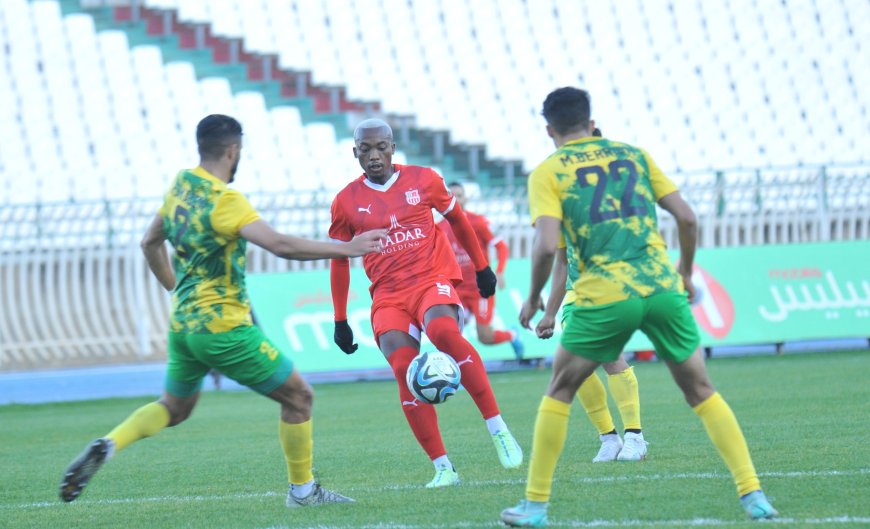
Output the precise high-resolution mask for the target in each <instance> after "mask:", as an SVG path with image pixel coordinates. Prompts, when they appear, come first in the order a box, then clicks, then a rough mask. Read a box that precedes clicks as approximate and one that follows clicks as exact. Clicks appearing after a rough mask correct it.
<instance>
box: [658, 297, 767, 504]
mask: <svg viewBox="0 0 870 529" xmlns="http://www.w3.org/2000/svg"><path fill="white" fill-rule="evenodd" d="M645 303H646V305H647V316H646V318H645V320H644V323H643V325H642V327H641V330H642V331H643V332H644V333H646V334H647V336H649V338H650V340H651V341H652V342H653V344H654V345H655V349H656V354H657V355H659V356H660V357H662V358H664V359H665V361H666V362H667V364H668V368H669V369H670V370H671V374H672V375H673V377H674V381H676V383H677V385H678V386H679V387H680V389H681V390H682V391H683V395H684V396H685V399H686V402H687V403H688V404H689V406H691V407H692V409H693V410H694V411H695V413H696V414H697V415H698V417H699V418H700V419H701V422H702V423H703V424H704V428H705V429H706V430H707V435H708V436H709V437H710V440H711V441H712V442H713V445H714V446H716V449H717V450H718V451H719V455H720V456H721V457H722V459H723V460H724V461H725V465H726V466H727V467H728V470H729V471H730V472H731V476H732V478H733V479H734V483H735V485H736V486H737V494H738V496H740V498H741V502H742V503H743V507H744V509H745V510H746V512H747V514H748V515H749V516H750V517H752V518H755V519H758V518H773V517H774V516H776V515H777V514H778V513H777V512H776V510H775V509H774V508H773V507H772V506H771V505H770V503H769V502H768V501H767V498H766V497H765V496H764V493H763V492H762V491H761V484H760V482H759V479H758V475H757V473H756V471H755V466H754V465H753V463H752V458H751V456H750V455H749V447H748V446H747V444H746V439H745V438H744V436H743V432H742V430H741V429H740V424H739V423H738V422H737V418H736V417H735V416H734V412H733V411H732V410H731V407H730V406H728V403H727V402H725V399H723V398H722V396H721V395H720V394H719V393H718V392H716V390H715V388H714V387H713V384H712V382H711V381H710V378H709V376H708V375H707V369H706V367H705V365H704V358H703V356H701V350H700V349H699V348H698V344H699V342H700V337H699V335H698V328H697V325H696V323H695V320H694V317H693V316H692V312H691V310H690V308H689V304H688V301H687V300H686V298H685V296H682V295H678V294H670V293H668V294H659V295H656V296H651V297H650V298H647V299H646V300H645Z"/></svg>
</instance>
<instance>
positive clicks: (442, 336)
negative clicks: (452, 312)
mask: <svg viewBox="0 0 870 529" xmlns="http://www.w3.org/2000/svg"><path fill="white" fill-rule="evenodd" d="M426 336H428V337H429V340H431V341H432V343H433V344H434V345H435V347H437V348H438V349H440V350H442V351H449V350H450V347H449V344H450V342H451V341H452V340H455V339H456V338H461V337H462V333H461V332H459V324H458V323H457V322H456V320H454V319H453V318H450V317H447V316H442V317H440V318H436V319H434V320H432V321H431V322H429V325H427V326H426Z"/></svg>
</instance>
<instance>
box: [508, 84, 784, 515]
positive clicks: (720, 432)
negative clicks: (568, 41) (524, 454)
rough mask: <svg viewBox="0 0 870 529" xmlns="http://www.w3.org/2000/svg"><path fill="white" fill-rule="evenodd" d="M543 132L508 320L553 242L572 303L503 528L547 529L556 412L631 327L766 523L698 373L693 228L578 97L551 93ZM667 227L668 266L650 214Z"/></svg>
mask: <svg viewBox="0 0 870 529" xmlns="http://www.w3.org/2000/svg"><path fill="white" fill-rule="evenodd" d="M543 115H544V117H545V118H546V120H547V132H548V133H549V135H550V137H552V138H553V142H554V144H555V145H556V148H557V150H556V152H555V153H553V154H552V155H550V157H549V158H547V159H546V160H545V161H544V162H542V163H541V164H540V165H539V166H538V167H537V168H536V169H535V170H534V171H533V172H532V174H531V175H530V176H529V183H528V186H529V205H530V212H531V220H532V223H533V224H534V225H535V242H534V245H533V247H532V279H531V287H530V290H529V294H528V298H527V300H526V301H525V302H524V303H523V307H522V309H521V311H520V323H521V324H522V325H523V326H525V327H527V328H528V326H529V321H530V320H531V318H532V317H533V316H534V315H535V313H536V312H537V311H538V309H539V299H540V295H541V290H542V289H543V288H544V286H545V285H546V283H547V280H548V278H549V277H550V273H551V271H552V268H553V258H554V256H555V254H556V248H557V246H558V243H559V237H560V233H561V235H562V236H564V238H565V241H566V251H567V258H568V259H567V260H568V282H569V284H570V285H571V286H572V288H573V291H574V295H575V299H574V303H573V304H571V305H568V306H567V307H566V309H565V310H566V311H567V314H566V315H565V328H564V329H563V332H562V338H561V343H560V345H559V346H558V348H557V349H556V355H555V359H554V361H553V375H552V378H551V380H550V385H549V387H548V388H547V393H546V395H545V396H544V398H543V399H542V401H541V404H540V407H539V408H538V416H537V419H536V421H535V432H534V439H533V442H532V456H531V459H530V463H529V475H528V481H527V483H526V494H525V498H524V499H523V500H521V501H520V502H519V504H517V505H516V506H514V507H511V508H508V509H505V510H503V511H502V513H501V519H502V521H504V522H505V523H506V524H508V525H510V526H515V527H543V526H545V525H547V505H548V502H549V499H550V491H551V487H552V480H553V473H554V471H555V468H556V462H557V460H558V458H559V456H560V454H561V452H562V449H563V447H564V444H565V437H566V435H567V429H568V414H569V411H570V407H571V402H572V400H573V397H574V394H575V393H576V392H577V389H578V388H579V387H580V385H581V383H582V382H583V381H584V380H585V379H586V378H587V377H589V375H591V374H592V373H593V372H594V370H595V368H597V367H598V366H599V365H600V364H601V363H603V362H612V361H614V360H615V359H616V358H618V357H619V355H620V353H621V352H622V348H623V347H624V346H625V344H626V343H627V342H628V339H629V338H630V337H631V335H632V334H633V333H634V332H635V331H636V330H638V329H639V330H641V331H642V332H644V333H645V334H646V335H647V336H648V337H649V339H650V341H652V343H653V345H654V346H655V349H656V354H657V355H658V357H659V358H661V359H663V360H665V362H667V364H668V367H669V368H670V370H671V373H672V375H673V377H674V380H675V381H676V383H677V385H678V386H679V387H680V389H681V390H682V391H683V394H684V396H685V398H686V401H687V402H688V404H689V405H690V406H691V407H692V409H693V410H694V411H695V413H696V414H697V415H698V417H699V418H700V419H701V422H702V423H703V424H704V427H705V428H706V430H707V434H708V435H709V437H710V439H711V441H713V444H714V445H715V446H716V448H717V449H718V451H719V454H720V455H721V457H722V459H723V460H724V461H725V464H726V465H727V466H728V469H729V470H730V471H731V475H732V477H733V478H734V482H735V484H736V486H737V492H738V495H739V496H740V499H741V503H742V505H743V508H744V509H745V510H746V513H747V514H748V515H749V516H750V517H751V518H753V519H761V518H772V517H774V516H776V515H777V512H776V510H774V508H773V507H772V506H771V505H770V503H769V502H768V501H767V498H766V497H765V495H764V492H762V490H761V485H760V483H759V480H758V475H757V474H756V472H755V467H754V466H753V464H752V459H751V457H750V455H749V449H748V447H747V446H746V440H745V439H744V437H743V433H742V432H741V430H740V425H739V424H738V423H737V419H736V418H735V416H734V413H733V412H732V411H731V408H730V407H729V406H728V404H727V403H726V402H725V400H724V399H723V398H722V397H721V396H720V395H719V393H717V392H716V390H715V389H714V388H713V385H712V383H711V382H710V379H709V377H708V376H707V372H706V368H705V366H704V359H703V356H702V355H701V354H700V350H699V349H698V344H699V342H700V338H699V335H698V328H697V325H696V324H695V320H694V318H693V317H692V313H691V310H690V308H689V301H690V300H691V299H692V298H693V297H694V295H695V291H694V287H693V286H692V282H691V273H692V264H693V261H694V257H695V246H696V233H697V221H696V218H695V214H694V212H693V211H692V209H691V207H690V206H689V205H688V204H687V203H686V201H685V200H683V198H682V197H681V196H680V193H679V192H678V191H677V188H676V186H675V185H674V184H673V183H672V182H671V181H670V180H668V178H667V177H666V176H665V175H664V174H663V173H662V171H661V170H660V169H659V168H658V167H657V166H656V165H655V163H654V162H653V161H652V158H650V156H649V155H648V154H647V153H646V152H645V151H643V150H642V149H639V148H637V147H633V146H631V145H626V144H624V143H619V142H615V141H610V140H607V139H604V138H597V137H594V136H592V135H591V127H590V104H589V95H588V94H587V93H586V92H585V91H583V90H579V89H576V88H560V89H558V90H555V91H553V92H551V93H550V94H549V95H548V96H547V98H546V100H545V101H544V108H543ZM656 203H658V204H659V205H660V206H661V207H662V208H664V209H665V210H666V211H668V212H669V213H671V214H672V215H673V216H674V218H675V219H676V221H677V227H678V232H679V239H680V254H681V259H680V268H679V271H677V270H676V269H675V268H674V266H673V265H672V264H671V262H670V259H669V258H668V255H667V252H666V248H665V243H664V240H663V239H662V238H661V235H659V232H658V224H657V220H656V213H655V205H656Z"/></svg>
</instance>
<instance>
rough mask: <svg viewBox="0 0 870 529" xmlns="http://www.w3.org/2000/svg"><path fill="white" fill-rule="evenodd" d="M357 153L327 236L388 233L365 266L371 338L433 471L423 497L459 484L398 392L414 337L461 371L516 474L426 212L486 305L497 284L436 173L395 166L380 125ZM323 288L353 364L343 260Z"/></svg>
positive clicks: (425, 411)
mask: <svg viewBox="0 0 870 529" xmlns="http://www.w3.org/2000/svg"><path fill="white" fill-rule="evenodd" d="M354 143H355V147H354V149H353V152H354V156H355V157H356V158H357V160H359V164H360V166H361V167H362V169H363V171H364V173H363V174H362V175H360V176H359V177H358V178H356V179H355V180H354V181H352V182H351V183H350V184H348V185H347V186H346V187H345V188H344V189H342V190H341V191H340V192H339V193H338V195H336V197H335V200H333V202H332V225H331V226H330V228H329V236H330V238H332V239H334V240H337V241H349V240H351V239H352V238H353V237H354V235H356V234H358V233H361V232H363V231H366V230H369V229H371V228H370V227H377V228H387V229H388V234H387V240H386V242H385V243H384V248H383V251H381V252H380V253H373V254H370V255H369V256H368V257H366V258H364V259H363V266H364V268H365V271H366V275H367V276H368V278H369V280H371V283H372V284H371V287H370V288H369V291H370V292H371V296H372V310H371V322H372V329H373V331H374V336H375V340H376V342H377V344H378V347H379V348H380V350H381V352H382V353H383V354H384V357H385V358H386V359H387V362H388V363H389V364H390V367H391V368H392V370H393V373H394V375H395V377H396V381H397V382H398V384H399V400H400V401H401V403H402V411H403V412H404V413H405V418H406V419H407V421H408V424H409V425H410V426H411V431H412V432H413V433H414V436H415V437H416V438H417V442H419V443H420V446H422V448H423V450H424V451H425V452H426V454H427V455H428V456H429V458H430V459H431V460H432V462H433V463H434V465H435V477H434V478H433V479H432V481H430V482H429V483H428V484H427V485H426V487H429V488H433V487H444V486H449V485H457V484H458V483H459V474H458V473H457V472H456V469H455V467H454V466H453V464H452V463H451V462H450V460H449V459H448V457H447V451H446V450H445V448H444V442H443V441H442V439H441V433H440V431H439V429H438V417H437V415H436V413H435V408H434V407H433V406H432V405H431V404H425V403H423V402H420V401H419V400H417V399H415V398H414V397H413V396H412V394H411V392H410V391H409V390H408V387H407V384H406V382H405V373H406V372H407V370H408V366H409V364H410V363H411V360H412V359H413V358H414V357H415V356H416V355H417V354H418V353H419V351H420V336H421V330H424V331H425V332H426V335H427V336H428V337H429V339H430V340H431V341H432V344H433V345H434V346H435V347H436V348H438V350H439V351H443V352H445V353H447V354H449V355H450V356H452V357H453V358H454V359H456V362H457V363H458V364H459V368H460V370H461V372H462V385H463V387H464V388H465V389H466V390H467V391H468V393H469V395H471V398H472V399H473V400H474V402H475V404H476V405H477V407H478V409H479V410H480V413H481V415H483V418H484V420H485V422H486V426H487V429H488V430H489V433H490V435H491V436H492V440H493V443H494V444H495V447H496V451H497V453H498V457H499V460H500V462H501V464H502V466H504V467H505V468H516V467H518V466H520V465H521V464H522V460H523V453H522V449H521V448H520V446H519V444H518V443H517V442H516V440H515V439H514V437H513V435H511V433H510V430H508V427H507V425H506V424H505V422H504V420H503V419H502V417H501V414H500V413H499V409H498V404H497V403H496V400H495V396H494V395H493V392H492V388H491V387H490V385H489V379H488V377H487V374H486V370H485V368H484V366H483V362H482V361H481V359H480V355H478V353H477V351H476V350H475V349H474V346H472V345H471V344H470V343H469V342H468V341H467V340H466V339H465V338H464V337H463V336H462V332H461V329H460V321H461V314H460V312H461V302H460V300H459V295H458V294H457V292H456V288H455V285H456V284H457V283H459V282H460V281H461V280H462V273H461V272H460V270H459V265H458V264H457V263H456V258H455V257H454V256H453V251H452V250H451V249H450V244H449V243H448V241H447V238H446V237H445V236H444V234H443V233H442V232H441V230H439V229H437V228H436V227H435V219H434V217H433V215H432V209H435V210H436V211H438V212H439V213H440V214H441V215H443V216H444V218H445V219H446V220H447V222H449V223H450V224H451V226H452V227H453V230H454V232H455V233H456V236H457V239H458V240H459V241H460V243H461V244H462V246H463V247H464V248H465V250H466V251H467V252H468V255H469V256H470V258H471V260H472V261H473V263H474V268H475V271H476V273H475V280H476V283H477V286H478V287H479V289H480V294H481V295H482V296H484V297H489V296H492V294H493V293H494V292H495V286H496V277H495V274H494V273H493V271H492V270H491V269H490V268H489V265H488V264H487V259H486V256H485V255H484V253H483V251H482V250H481V249H480V245H479V244H478V242H477V237H476V236H475V234H474V230H473V229H472V227H471V225H470V224H469V223H468V219H467V218H466V217H465V214H464V213H463V212H462V208H461V206H460V205H459V204H458V203H457V201H456V198H455V197H454V196H453V195H452V194H451V193H450V191H448V189H447V187H446V186H445V185H444V180H443V179H442V178H441V176H440V175H439V174H438V173H436V172H435V171H433V170H432V169H429V168H426V167H419V166H414V165H396V164H393V163H392V156H393V154H394V153H395V150H396V144H395V143H393V131H392V129H391V128H390V126H389V125H388V124H387V123H386V122H384V121H382V120H379V119H367V120H365V121H363V122H362V123H360V124H359V125H358V126H357V128H356V130H355V131H354ZM330 279H331V284H332V301H333V304H334V306H335V335H334V339H335V343H336V344H337V345H338V346H339V347H340V348H341V350H342V351H344V352H345V353H346V354H351V353H353V352H354V351H356V349H357V344H355V343H353V331H352V330H351V328H350V325H349V324H348V322H347V294H348V287H349V285H350V271H349V265H348V260H347V259H334V260H332V262H331V269H330Z"/></svg>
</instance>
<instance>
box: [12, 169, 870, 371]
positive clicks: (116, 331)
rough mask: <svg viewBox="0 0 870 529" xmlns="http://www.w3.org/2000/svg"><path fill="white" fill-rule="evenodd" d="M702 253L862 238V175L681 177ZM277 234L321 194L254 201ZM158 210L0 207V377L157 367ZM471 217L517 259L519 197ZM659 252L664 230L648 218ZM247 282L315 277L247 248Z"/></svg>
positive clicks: (313, 221)
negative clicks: (64, 369) (154, 260)
mask: <svg viewBox="0 0 870 529" xmlns="http://www.w3.org/2000/svg"><path fill="white" fill-rule="evenodd" d="M677 181H678V183H679V184H680V186H681V190H682V193H683V194H684V195H685V196H686V198H687V199H688V200H689V201H690V202H691V203H692V204H693V205H694V206H695V208H696V210H697V211H698V214H699V219H700V234H699V243H700V245H701V246H702V247H715V246H735V245H760V244H781V243H800V242H809V241H824V240H855V239H868V238H870V167H858V168H855V167H852V168H849V167H843V168H817V169H787V170H766V171H729V172H721V173H718V174H717V173H704V174H690V175H681V176H680V177H678V178H677ZM250 198H251V201H252V203H253V204H254V206H255V207H256V208H257V209H258V210H259V211H260V213H261V214H262V215H263V217H264V218H265V219H267V220H268V221H269V222H271V223H272V224H273V225H275V226H276V227H277V228H278V229H280V230H283V231H288V232H291V233H294V234H297V235H300V236H304V237H311V238H323V237H325V234H326V231H327V228H328V226H329V203H330V201H331V199H332V196H331V195H328V194H325V193H308V194H293V195H290V194H282V195H254V196H251V197H250ZM158 206H159V199H157V198H155V199H152V200H141V199H135V200H133V199H130V200H112V201H100V202H86V203H63V204H40V205H32V206H8V207H5V208H3V209H2V210H0V300H2V303H0V371H8V370H20V369H40V368H48V367H59V366H75V365H87V364H100V363H113V362H133V361H140V360H152V361H153V360H159V359H162V358H163V357H164V356H165V330H166V325H167V319H168V301H169V296H168V295H167V294H166V293H165V292H163V290H162V289H161V288H160V286H159V285H158V283H157V282H156V280H155V279H154V278H153V276H152V275H151V274H150V273H149V271H148V269H147V266H146V265H145V262H144V259H143V258H142V256H141V253H140V250H139V246H138V242H139V239H140V237H141V235H142V233H143V232H144V230H145V227H146V226H147V224H148V222H149V221H150V219H151V217H152V216H153V215H154V212H155V211H156V210H157V207H158ZM471 209H473V210H474V211H476V212H478V213H482V214H484V215H486V216H488V217H489V218H490V219H491V221H492V225H493V228H494V231H496V232H498V233H500V234H501V235H502V236H503V237H504V238H505V239H506V240H507V242H508V244H509V245H510V247H511V253H512V255H513V257H526V256H528V254H529V251H530V248H531V242H532V237H533V230H532V228H531V227H530V226H529V224H528V218H529V217H528V206H527V203H526V199H525V193H524V190H522V189H514V190H508V189H506V188H505V189H499V188H493V189H488V190H487V192H486V197H485V198H483V197H480V198H478V199H477V200H476V201H475V203H474V204H473V207H471ZM660 227H661V230H662V233H663V235H664V237H665V240H666V241H667V243H668V244H669V245H670V246H672V247H676V245H677V234H676V227H675V225H674V222H673V219H671V218H670V217H669V216H667V215H666V214H664V213H661V212H660ZM249 248H251V249H250V252H249V261H248V263H249V267H248V268H249V270H250V271H251V272H280V271H292V270H302V269H315V268H325V267H326V262H323V261H320V262H307V263H298V262H288V261H285V260H282V259H279V258H277V257H275V256H273V255H271V254H269V253H268V252H265V251H263V250H261V249H259V248H256V247H253V245H251V246H249Z"/></svg>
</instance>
